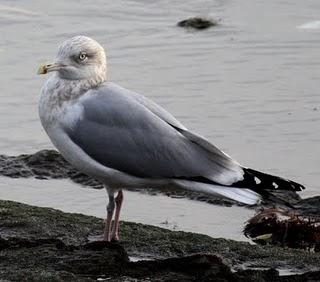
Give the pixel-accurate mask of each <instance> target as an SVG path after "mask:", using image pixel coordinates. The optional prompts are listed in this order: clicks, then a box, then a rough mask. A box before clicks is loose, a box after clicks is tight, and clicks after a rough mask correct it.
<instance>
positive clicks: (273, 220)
mask: <svg viewBox="0 0 320 282" xmlns="http://www.w3.org/2000/svg"><path fill="white" fill-rule="evenodd" d="M244 234H245V235H246V236H247V237H249V238H251V239H252V240H253V241H254V242H256V243H259V244H267V243H270V244H273V245H280V246H286V247H290V248H296V249H306V250H312V251H315V252H320V216H319V215H315V214H309V215H305V214H303V213H302V212H299V210H286V209H283V208H282V209H281V208H269V209H265V210H263V211H261V212H260V213H258V214H257V215H255V216H254V217H253V218H251V219H250V220H249V221H248V223H247V225H246V226H245V228H244Z"/></svg>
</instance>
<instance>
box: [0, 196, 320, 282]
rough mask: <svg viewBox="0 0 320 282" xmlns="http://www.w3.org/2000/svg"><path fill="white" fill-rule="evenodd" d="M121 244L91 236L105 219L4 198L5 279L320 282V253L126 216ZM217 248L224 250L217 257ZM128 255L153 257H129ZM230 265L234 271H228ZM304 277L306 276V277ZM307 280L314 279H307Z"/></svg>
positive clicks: (0, 258)
mask: <svg viewBox="0 0 320 282" xmlns="http://www.w3.org/2000/svg"><path fill="white" fill-rule="evenodd" d="M120 230H121V234H120V235H121V238H122V241H121V242H120V244H119V243H106V242H89V241H88V238H89V236H90V235H97V234H99V233H100V232H101V231H102V220H101V219H98V218H95V217H90V216H84V215H80V214H69V213H63V212H61V211H57V210H53V209H48V208H38V207H32V206H28V205H24V204H19V203H15V202H10V201H0V280H1V279H6V280H9V281H96V280H97V279H98V278H103V279H108V281H312V280H313V281H317V279H319V278H320V276H319V274H320V273H319V271H318V272H316V271H313V272H309V273H306V274H303V275H292V276H279V274H278V272H277V271H275V270H264V271H262V270H255V269H250V270H241V269H243V267H246V268H250V267H252V268H270V267H272V268H276V267H281V268H284V267H285V268H288V269H297V270H299V271H308V270H319V268H320V256H319V255H318V254H315V253H308V252H305V251H301V250H287V249H280V248H276V247H272V246H267V247H262V246H254V245H250V244H248V243H245V242H236V241H232V240H225V239H214V238H210V237H209V236H206V235H201V234H194V233H187V232H173V231H169V230H165V229H161V228H158V227H153V226H147V225H143V224H136V223H129V222H121V229H120ZM217 254H219V255H217ZM129 255H130V256H138V257H142V258H149V259H152V260H149V261H138V262H130V261H129ZM230 267H232V268H233V269H234V270H238V271H237V272H233V271H231V269H230ZM303 279H304V280H303ZM308 279H309V280H308Z"/></svg>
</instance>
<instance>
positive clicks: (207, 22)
mask: <svg viewBox="0 0 320 282" xmlns="http://www.w3.org/2000/svg"><path fill="white" fill-rule="evenodd" d="M177 25H178V26H180V27H185V28H193V29H198V30H200V29H207V28H209V27H212V26H217V25H218V21H215V20H212V19H207V18H202V17H193V18H189V19H186V20H182V21H180V22H178V23H177Z"/></svg>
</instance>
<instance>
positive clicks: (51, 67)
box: [37, 63, 63, 74]
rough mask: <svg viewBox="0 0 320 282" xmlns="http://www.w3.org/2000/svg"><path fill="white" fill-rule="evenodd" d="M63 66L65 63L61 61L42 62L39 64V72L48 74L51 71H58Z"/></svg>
mask: <svg viewBox="0 0 320 282" xmlns="http://www.w3.org/2000/svg"><path fill="white" fill-rule="evenodd" d="M62 67H63V65H61V64H59V63H50V64H41V65H40V66H39V69H38V72H37V74H46V73H48V72H51V71H57V70H59V69H60V68H62Z"/></svg>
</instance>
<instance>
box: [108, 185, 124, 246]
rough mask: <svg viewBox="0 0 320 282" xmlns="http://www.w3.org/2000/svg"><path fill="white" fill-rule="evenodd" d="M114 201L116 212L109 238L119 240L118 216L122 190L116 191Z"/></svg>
mask: <svg viewBox="0 0 320 282" xmlns="http://www.w3.org/2000/svg"><path fill="white" fill-rule="evenodd" d="M115 202H116V213H115V215H114V222H113V226H112V235H111V240H115V241H119V218H120V211H121V207H122V202H123V192H122V190H120V191H119V192H118V195H117V197H116V199H115Z"/></svg>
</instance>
